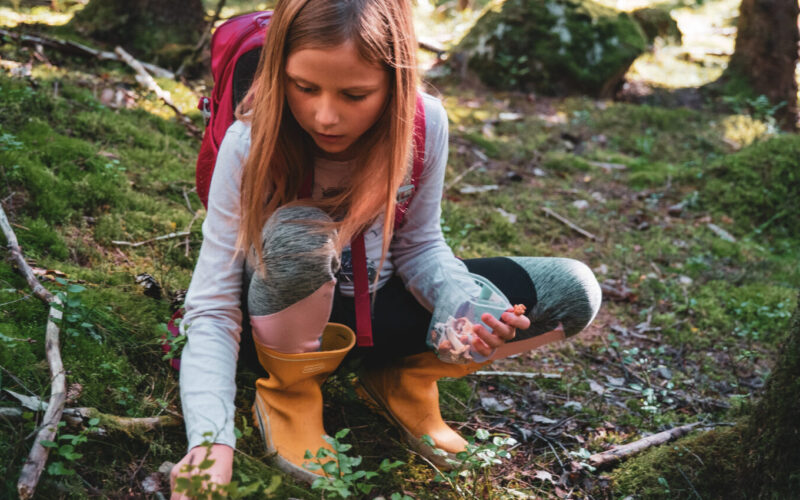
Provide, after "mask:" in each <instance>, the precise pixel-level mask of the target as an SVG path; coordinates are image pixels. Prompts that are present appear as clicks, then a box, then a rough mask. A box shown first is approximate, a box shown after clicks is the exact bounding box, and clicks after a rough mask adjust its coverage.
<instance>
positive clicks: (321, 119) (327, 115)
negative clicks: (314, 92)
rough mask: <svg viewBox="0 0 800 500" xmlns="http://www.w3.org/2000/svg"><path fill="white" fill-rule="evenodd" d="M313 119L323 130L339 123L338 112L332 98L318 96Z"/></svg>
mask: <svg viewBox="0 0 800 500" xmlns="http://www.w3.org/2000/svg"><path fill="white" fill-rule="evenodd" d="M315 119H316V120H317V123H318V124H319V126H320V127H322V129H323V130H324V129H328V128H330V127H333V126H335V125H336V124H337V123H339V113H338V111H337V110H336V105H335V103H334V102H333V100H332V99H330V98H326V97H321V98H320V100H319V105H318V106H317V111H316V117H315Z"/></svg>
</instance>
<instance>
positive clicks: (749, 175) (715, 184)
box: [702, 134, 800, 236]
mask: <svg viewBox="0 0 800 500" xmlns="http://www.w3.org/2000/svg"><path fill="white" fill-rule="evenodd" d="M798 158H800V136H797V135H788V134H787V135H780V136H777V137H774V138H772V139H769V140H766V141H764V142H759V143H755V144H753V145H751V146H749V147H747V148H745V149H743V150H742V151H739V152H738V153H735V154H732V155H728V156H725V157H723V158H720V159H719V160H717V161H715V162H714V163H713V164H711V165H710V166H709V167H708V169H707V170H706V172H705V186H704V190H703V191H702V200H703V202H704V205H705V206H706V207H707V208H709V209H710V210H713V211H714V212H717V213H720V214H724V215H727V216H729V217H732V218H733V219H734V221H735V223H736V226H737V227H738V228H739V230H741V231H743V232H746V233H752V232H754V231H755V233H766V234H771V235H786V236H790V235H797V234H798V233H800V204H798V203H797V200H798V199H800V169H798V168H797V159H798Z"/></svg>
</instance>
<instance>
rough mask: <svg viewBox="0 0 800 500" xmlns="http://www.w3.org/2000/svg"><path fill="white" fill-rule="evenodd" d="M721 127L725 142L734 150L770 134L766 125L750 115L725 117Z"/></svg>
mask: <svg viewBox="0 0 800 500" xmlns="http://www.w3.org/2000/svg"><path fill="white" fill-rule="evenodd" d="M721 125H722V133H723V137H724V140H725V142H726V143H727V144H728V145H730V146H731V147H732V148H733V149H735V150H738V149H740V148H743V147H745V146H748V145H750V144H752V143H753V142H755V141H756V140H758V139H761V138H762V137H764V136H765V135H768V134H769V133H770V132H771V130H770V127H769V126H768V125H767V124H766V123H764V122H763V121H761V120H757V119H755V118H753V117H752V116H750V115H730V116H726V117H725V118H724V119H723V120H722V122H721Z"/></svg>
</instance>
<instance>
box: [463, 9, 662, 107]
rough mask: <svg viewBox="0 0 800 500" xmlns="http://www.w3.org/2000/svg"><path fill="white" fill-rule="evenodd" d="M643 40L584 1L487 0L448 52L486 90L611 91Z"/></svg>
mask: <svg viewBox="0 0 800 500" xmlns="http://www.w3.org/2000/svg"><path fill="white" fill-rule="evenodd" d="M645 44H646V40H645V38H644V35H643V34H642V32H641V29H640V28H639V26H638V25H637V24H636V23H635V22H634V21H632V20H631V19H630V17H629V16H628V15H627V14H625V13H621V12H618V11H615V10H613V9H609V8H606V7H603V6H601V5H599V4H596V3H594V2H592V1H591V0H580V1H572V0H547V1H545V0H505V1H500V0H497V1H494V2H492V3H490V4H489V5H488V6H487V7H486V9H485V10H484V12H483V14H482V15H481V17H480V18H479V19H478V20H477V21H476V23H475V25H474V26H473V27H472V28H471V29H470V31H469V32H468V33H467V35H465V36H464V38H463V39H462V40H461V41H460V42H459V44H458V46H457V47H456V48H455V49H454V51H455V52H456V53H463V54H465V57H466V58H467V60H468V62H469V66H470V68H472V69H473V70H474V71H476V72H477V74H478V75H479V76H480V77H481V79H482V80H483V81H484V82H485V83H487V84H488V85H490V86H493V87H496V88H501V89H519V88H523V89H529V90H536V91H538V92H543V93H547V94H562V95H563V94H566V93H571V92H573V93H574V92H582V93H588V94H593V95H598V94H610V93H611V92H612V90H613V88H614V86H615V85H616V84H617V83H618V81H619V80H620V78H621V77H622V76H623V75H624V73H625V71H626V70H627V68H628V66H630V64H631V63H632V62H633V60H634V59H635V58H636V56H638V55H639V54H641V53H642V52H643V51H644V48H645Z"/></svg>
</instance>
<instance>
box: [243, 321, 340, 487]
mask: <svg viewBox="0 0 800 500" xmlns="http://www.w3.org/2000/svg"><path fill="white" fill-rule="evenodd" d="M355 341H356V336H355V334H354V333H353V330H351V329H350V328H348V327H346V326H344V325H340V324H337V323H328V325H327V326H326V327H325V330H324V332H323V334H322V346H321V349H320V351H317V352H307V353H301V354H284V353H280V352H277V351H274V350H272V349H268V348H267V347H264V346H263V345H260V344H259V343H258V342H256V343H255V344H256V352H257V353H258V360H259V361H260V362H261V366H263V367H264V369H265V370H266V371H267V373H269V378H260V379H258V380H257V381H256V401H255V403H254V404H253V417H254V418H253V419H254V420H255V423H256V426H257V427H258V428H259V430H260V431H261V436H262V437H263V438H264V444H265V446H266V449H267V452H268V453H273V454H274V455H273V461H274V462H275V465H276V466H277V467H278V468H280V469H281V470H282V471H284V472H286V473H288V474H291V475H292V476H293V477H295V478H296V479H299V480H301V481H305V482H308V483H310V482H312V481H314V479H316V478H317V477H319V476H318V475H317V474H315V473H314V472H312V471H309V470H308V469H305V468H303V464H304V463H306V462H310V460H307V459H305V458H304V455H305V453H306V450H309V451H311V453H312V454H313V455H316V453H317V450H319V449H320V448H323V447H324V448H328V449H330V446H329V445H328V443H326V442H325V441H324V440H323V439H322V436H323V435H324V434H326V433H325V428H324V427H323V425H322V391H321V390H320V387H321V386H322V383H323V382H324V381H325V379H326V378H328V376H329V375H330V374H331V373H333V371H334V370H335V369H336V368H337V367H338V366H339V364H340V363H341V362H342V360H343V359H344V357H345V355H346V354H347V352H348V351H350V349H352V347H353V345H354V344H355ZM319 474H322V471H319Z"/></svg>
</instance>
